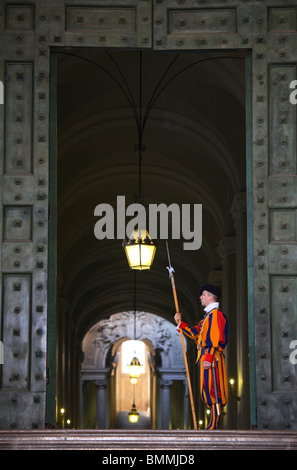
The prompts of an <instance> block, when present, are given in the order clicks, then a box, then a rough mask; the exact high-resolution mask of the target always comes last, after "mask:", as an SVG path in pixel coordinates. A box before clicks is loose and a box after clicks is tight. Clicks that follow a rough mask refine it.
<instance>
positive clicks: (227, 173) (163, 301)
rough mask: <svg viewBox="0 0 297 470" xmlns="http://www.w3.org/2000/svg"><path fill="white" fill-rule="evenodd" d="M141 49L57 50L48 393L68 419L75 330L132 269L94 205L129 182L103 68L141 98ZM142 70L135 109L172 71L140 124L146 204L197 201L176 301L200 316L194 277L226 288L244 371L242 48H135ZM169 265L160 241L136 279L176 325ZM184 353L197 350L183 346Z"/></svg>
mask: <svg viewBox="0 0 297 470" xmlns="http://www.w3.org/2000/svg"><path fill="white" fill-rule="evenodd" d="M61 52H62V53H61ZM138 56H139V51H136V50H126V51H124V50H113V51H110V50H102V49H100V50H95V49H92V50H87V49H85V50H81V49H79V50H72V51H71V53H67V51H65V50H63V49H59V50H56V58H57V106H58V109H57V116H58V131H57V147H58V160H57V170H58V171H57V187H58V211H57V215H58V216H57V227H58V231H57V233H58V235H57V245H58V247H57V253H58V255H57V259H58V262H57V270H58V279H59V283H58V287H57V298H58V314H57V335H58V341H57V344H58V349H57V397H58V402H59V403H62V402H63V403H65V402H66V403H69V408H70V410H71V414H72V415H73V417H74V422H75V423H78V422H79V412H78V409H79V386H78V384H79V364H80V360H81V356H80V346H79V345H80V344H81V342H82V339H83V336H84V334H86V332H87V331H88V329H89V328H90V327H91V325H93V324H95V323H96V322H98V321H99V320H100V319H104V318H108V316H109V315H111V314H113V313H114V312H116V311H119V310H123V311H125V310H129V309H131V307H132V299H133V277H132V273H131V272H129V270H128V267H127V264H126V259H125V256H124V253H123V250H122V247H121V241H119V240H116V239H113V240H100V241H98V240H96V238H95V237H94V224H95V218H94V208H95V206H96V205H97V204H99V203H101V202H103V203H109V204H111V205H112V206H113V207H115V204H116V197H117V196H118V195H125V196H126V200H127V201H128V202H129V203H131V202H133V197H134V194H135V192H136V191H137V179H138V160H137V152H136V151H135V149H134V145H135V144H136V142H137V131H136V127H135V122H134V117H133V113H132V112H131V108H130V107H129V105H128V104H127V100H126V96H125V94H123V93H122V90H121V88H120V87H119V86H118V84H117V83H116V81H115V80H111V79H110V76H109V74H107V73H105V70H112V73H113V74H114V73H117V77H118V78H120V77H122V78H123V76H124V77H125V81H126V82H127V83H128V85H129V90H130V92H131V93H132V95H133V96H135V97H136V98H135V99H136V104H137V105H138V104H139V103H138V98H137V97H138V93H139V74H138ZM94 63H96V64H99V65H100V67H97V66H96V65H94ZM170 64H172V66H171V65H170ZM194 64H195V65H194ZM143 68H144V73H143V83H142V89H143V101H142V102H143V108H144V109H143V111H144V110H145V106H146V105H147V103H149V102H150V98H151V96H152V89H153V90H154V87H155V85H156V84H158V81H159V80H160V75H161V77H162V74H164V73H165V71H166V70H167V69H168V68H169V69H170V72H171V76H172V77H175V78H174V79H173V78H172V80H171V79H170V76H169V75H168V76H167V78H168V85H166V87H164V90H162V93H160V95H159V96H158V100H156V101H155V102H154V106H153V107H152V109H151V112H150V115H149V119H148V121H147V127H146V129H145V133H144V145H145V150H144V154H143V192H144V195H145V202H146V203H147V204H149V203H162V202H163V203H165V204H167V205H170V204H171V203H172V202H176V203H178V204H184V203H189V204H194V203H197V204H202V206H203V242H202V247H201V249H199V250H198V251H196V252H189V251H188V252H187V251H184V250H183V247H182V241H181V240H170V247H171V255H172V260H173V262H174V264H175V270H176V281H177V283H178V291H179V301H180V302H179V303H180V306H181V309H182V310H183V314H184V315H185V316H186V318H187V319H188V321H189V322H195V321H197V318H199V317H200V316H201V315H202V312H201V309H200V306H199V305H198V303H197V298H196V295H195V292H197V290H198V288H199V285H201V284H202V283H205V282H206V281H213V282H217V283H218V284H219V285H221V287H223V292H224V299H223V300H224V304H225V308H226V309H227V310H228V314H229V317H231V320H232V328H231V335H233V345H230V348H229V349H230V350H231V351H230V356H229V357H230V360H229V364H228V367H229V371H230V373H231V374H232V375H234V376H236V377H237V375H238V370H240V374H241V377H244V376H245V375H246V374H245V371H246V365H245V364H244V365H243V363H244V361H245V357H246V351H247V349H246V348H247V342H246V339H245V338H244V341H243V342H242V344H243V346H242V348H243V349H244V350H243V351H241V355H240V357H242V359H241V363H240V364H237V362H236V359H234V357H235V358H236V357H237V356H236V354H232V348H233V351H235V350H237V348H238V347H239V349H240V348H241V346H240V345H239V344H236V341H237V340H236V330H237V328H239V325H241V326H242V325H246V324H247V308H246V285H245V282H244V278H245V276H246V264H245V261H244V260H243V258H242V251H243V250H244V246H243V245H241V246H239V245H238V243H237V241H236V240H237V239H238V240H239V239H240V240H241V243H244V241H243V240H244V236H246V226H245V223H244V218H245V192H246V155H245V152H246V149H245V142H246V135H245V118H246V90H245V54H244V53H242V52H232V53H226V52H223V53H220V54H218V53H215V52H208V53H201V52H185V53H182V54H176V53H175V52H166V53H165V52H163V53H158V52H155V51H150V50H148V51H144V52H143ZM103 69H104V70H103ZM181 70H183V72H182V73H180V71H181ZM161 71H162V72H161ZM118 78H117V80H118ZM164 83H166V82H164ZM238 201H239V202H240V204H238ZM231 209H232V210H231ZM238 209H239V219H238V213H237V212H236V211H237V210H238ZM234 214H236V215H235V216H234ZM234 217H236V220H235V218H234ZM240 250H241V251H240ZM238 259H240V260H241V261H240V263H237V260H238ZM242 260H243V262H242ZM167 263H168V261H167V259H166V250H165V246H164V244H163V243H160V245H159V248H158V251H157V255H156V258H155V261H154V265H153V267H152V269H151V271H150V272H148V273H141V276H138V278H139V283H138V292H139V296H138V302H139V305H138V307H139V308H140V309H143V310H146V311H151V312H153V313H154V314H156V315H160V316H161V317H163V318H166V319H167V320H168V321H170V322H173V314H174V312H173V310H172V309H173V305H172V297H171V291H170V286H169V284H168V276H167V271H166V266H167ZM228 266H232V270H230V271H228ZM231 271H232V272H231ZM236 279H238V280H240V281H242V282H241V285H242V286H243V288H242V290H241V293H240V298H237V299H232V300H231V298H230V287H231V286H232V285H233V284H234V282H236ZM238 305H241V309H240V312H241V313H240V318H237V313H236V312H237V311H238ZM69 325H70V327H69ZM244 331H247V328H246V329H244ZM231 337H232V336H231ZM116 338H117V336H115V340H116ZM189 354H190V355H191V354H192V356H194V354H195V352H194V351H191V346H190V347H189ZM232 358H233V359H232ZM191 367H192V369H193V370H192V373H193V376H194V383H195V381H197V378H196V376H195V374H196V372H195V368H194V366H191ZM240 387H241V389H243V385H242V383H240ZM245 387H247V386H246V385H245ZM73 389H75V390H77V393H76V394H73ZM236 407H237V405H236ZM235 415H237V411H235ZM234 419H235V420H236V418H234Z"/></svg>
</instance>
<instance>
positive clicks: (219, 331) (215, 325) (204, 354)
mask: <svg viewBox="0 0 297 470" xmlns="http://www.w3.org/2000/svg"><path fill="white" fill-rule="evenodd" d="M180 329H182V330H183V332H184V333H185V334H186V335H187V336H188V337H190V338H191V339H193V340H194V341H195V343H196V344H197V348H198V354H197V361H196V362H198V363H199V366H200V394H201V399H202V401H203V402H204V403H205V405H206V406H207V407H210V408H211V411H212V413H211V421H210V423H209V426H208V428H207V429H217V428H218V426H219V418H220V416H219V415H218V414H217V409H216V398H215V390H214V384H213V375H212V374H213V372H212V368H210V369H204V367H203V363H204V361H207V362H210V363H212V362H213V360H214V359H215V364H216V368H215V372H216V383H217V392H218V402H219V409H220V408H221V406H224V405H226V404H227V401H228V384H227V375H226V366H225V358H224V354H223V351H224V349H225V347H226V345H227V343H228V333H229V330H228V320H227V318H226V316H225V315H224V313H223V312H222V311H221V310H219V309H218V308H213V309H212V310H210V311H209V312H208V313H206V315H205V316H204V318H203V320H202V321H201V322H200V323H199V324H198V325H197V326H194V327H189V326H188V324H187V323H185V322H183V321H181V322H180V324H179V325H178V327H177V330H178V331H179V330H180Z"/></svg>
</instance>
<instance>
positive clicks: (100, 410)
mask: <svg viewBox="0 0 297 470" xmlns="http://www.w3.org/2000/svg"><path fill="white" fill-rule="evenodd" d="M95 385H96V389H97V428H98V429H105V428H106V388H107V382H106V380H96V381H95Z"/></svg>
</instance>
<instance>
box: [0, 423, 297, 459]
mask: <svg viewBox="0 0 297 470" xmlns="http://www.w3.org/2000/svg"><path fill="white" fill-rule="evenodd" d="M4 449H11V450H22V449H24V450H113V451H116V450H125V451H127V450H132V449H133V450H147V451H150V452H153V451H154V450H156V451H157V450H168V451H169V450H170V451H174V450H177V451H178V452H179V453H181V452H185V451H188V450H204V449H205V450H258V449H259V450H278V449H279V450H285V449H286V450H297V431H266V430H265V431H235V430H234V431H225V430H224V431H191V430H189V431H188V430H186V431H185V430H164V431H162V430H129V431H127V430H117V429H115V430H83V429H82V430H58V429H45V430H12V431H9V430H7V431H6V430H0V450H4Z"/></svg>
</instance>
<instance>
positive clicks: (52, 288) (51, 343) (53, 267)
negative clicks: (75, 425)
mask: <svg viewBox="0 0 297 470" xmlns="http://www.w3.org/2000/svg"><path fill="white" fill-rule="evenodd" d="M49 106H50V107H49V123H50V124H49V126H50V129H49V131H50V138H49V216H48V219H49V220H48V231H49V233H48V311H47V374H48V383H47V389H46V411H45V422H46V423H48V424H51V425H55V423H56V279H57V275H56V274H57V60H56V56H55V55H54V54H51V56H50V105H49Z"/></svg>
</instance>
